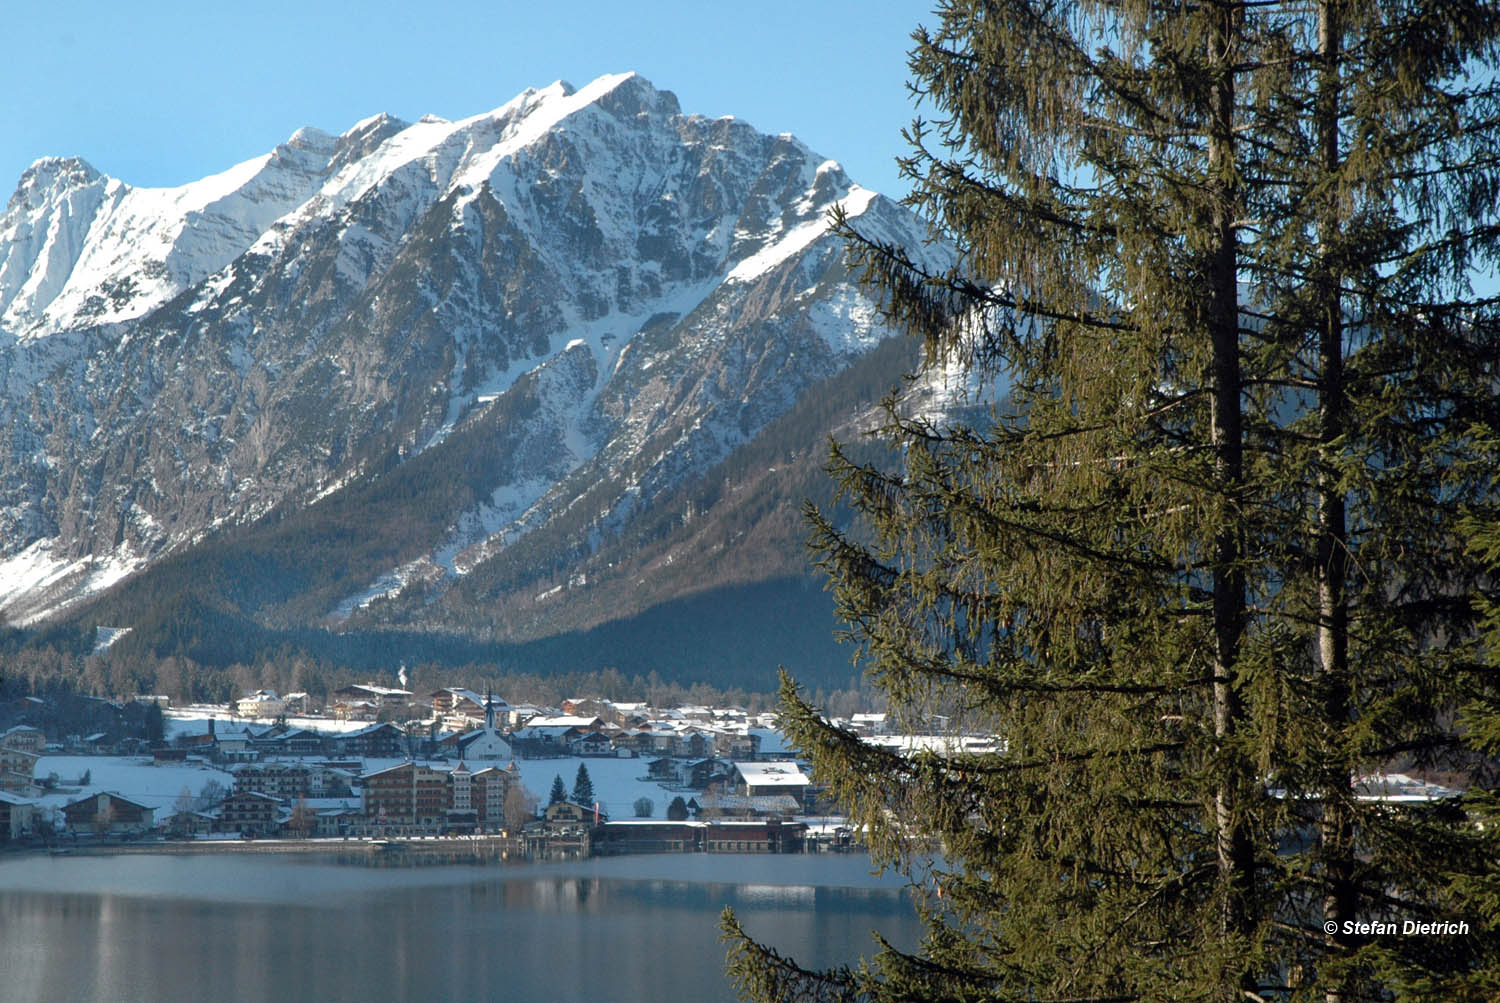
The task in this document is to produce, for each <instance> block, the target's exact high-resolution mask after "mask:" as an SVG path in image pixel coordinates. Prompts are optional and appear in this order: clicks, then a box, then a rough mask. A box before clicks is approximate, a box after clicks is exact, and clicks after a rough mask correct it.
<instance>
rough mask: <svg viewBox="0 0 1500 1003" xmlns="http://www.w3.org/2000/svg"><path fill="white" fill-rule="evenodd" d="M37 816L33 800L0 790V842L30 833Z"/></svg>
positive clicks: (35, 823)
mask: <svg viewBox="0 0 1500 1003" xmlns="http://www.w3.org/2000/svg"><path fill="white" fill-rule="evenodd" d="M39 818H40V815H39V813H38V811H37V803H36V802H35V801H31V800H29V799H27V798H23V797H18V796H17V795H15V794H11V793H9V792H7V791H0V843H9V842H11V841H12V840H17V839H21V838H22V837H25V836H29V835H31V834H32V833H33V832H35V831H36V827H37V823H38V819H39Z"/></svg>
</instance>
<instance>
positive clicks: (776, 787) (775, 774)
mask: <svg viewBox="0 0 1500 1003" xmlns="http://www.w3.org/2000/svg"><path fill="white" fill-rule="evenodd" d="M733 786H734V792H735V793H736V794H743V795H745V796H746V797H756V796H762V795H764V796H776V795H782V794H785V795H788V796H790V797H793V798H796V799H797V800H799V801H800V800H801V799H802V797H803V795H805V794H806V793H807V777H806V776H804V775H803V773H802V771H801V770H800V769H798V768H797V766H796V764H795V763H735V764H734V774H733Z"/></svg>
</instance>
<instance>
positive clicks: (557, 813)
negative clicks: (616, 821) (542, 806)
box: [543, 801, 609, 825]
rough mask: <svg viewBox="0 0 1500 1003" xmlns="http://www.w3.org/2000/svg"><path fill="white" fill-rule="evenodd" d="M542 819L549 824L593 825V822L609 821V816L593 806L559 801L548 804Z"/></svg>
mask: <svg viewBox="0 0 1500 1003" xmlns="http://www.w3.org/2000/svg"><path fill="white" fill-rule="evenodd" d="M543 818H545V819H546V821H548V822H550V823H556V824H559V825H561V824H564V823H568V822H580V823H583V824H586V825H593V824H595V821H596V820H597V821H599V822H607V821H609V814H608V813H607V812H605V811H603V810H602V809H599V808H596V807H595V806H594V805H582V804H579V803H578V802H576V801H559V802H557V803H556V804H549V805H548V806H547V810H546V811H545V812H543Z"/></svg>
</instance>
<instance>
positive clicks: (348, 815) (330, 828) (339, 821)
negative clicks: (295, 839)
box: [316, 805, 364, 837]
mask: <svg viewBox="0 0 1500 1003" xmlns="http://www.w3.org/2000/svg"><path fill="white" fill-rule="evenodd" d="M363 821H364V815H363V814H361V813H360V810H359V809H358V808H354V807H351V806H345V805H341V806H339V807H337V808H322V809H319V811H318V824H317V829H316V834H317V835H319V836H324V837H328V836H348V835H351V834H352V833H353V832H354V831H355V829H356V827H357V826H358V825H359V824H360V823H361V822H363Z"/></svg>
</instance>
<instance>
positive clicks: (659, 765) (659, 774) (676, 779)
mask: <svg viewBox="0 0 1500 1003" xmlns="http://www.w3.org/2000/svg"><path fill="white" fill-rule="evenodd" d="M646 777H647V779H650V780H655V781H656V782H657V783H664V784H678V783H681V782H682V774H681V772H680V770H679V764H678V762H677V760H675V759H673V758H671V757H670V756H663V757H662V758H661V759H653V760H651V762H649V763H647V764H646Z"/></svg>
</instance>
